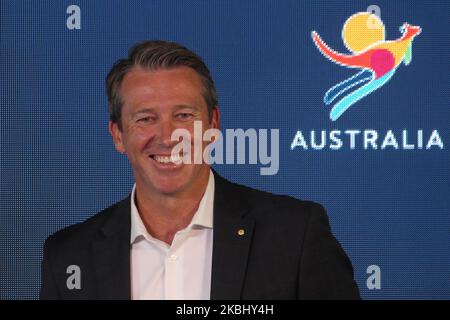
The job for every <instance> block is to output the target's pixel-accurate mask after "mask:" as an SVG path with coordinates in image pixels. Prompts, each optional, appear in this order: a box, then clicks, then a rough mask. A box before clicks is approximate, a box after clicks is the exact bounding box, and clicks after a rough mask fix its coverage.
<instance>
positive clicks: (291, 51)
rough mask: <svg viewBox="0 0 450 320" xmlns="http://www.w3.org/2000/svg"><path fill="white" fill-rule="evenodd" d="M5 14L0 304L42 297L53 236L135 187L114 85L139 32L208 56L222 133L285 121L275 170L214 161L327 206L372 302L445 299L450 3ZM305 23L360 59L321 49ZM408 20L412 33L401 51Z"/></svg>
mask: <svg viewBox="0 0 450 320" xmlns="http://www.w3.org/2000/svg"><path fill="white" fill-rule="evenodd" d="M367 10H369V11H371V12H373V13H374V14H375V16H376V17H379V18H376V19H375V18H374V16H370V18H371V21H368V23H366V24H365V25H364V23H362V21H364V19H363V18H364V17H365V16H364V14H361V15H356V16H355V15H354V14H356V13H358V12H362V13H363V12H366V11H367ZM0 12H1V15H0V49H1V51H0V54H1V59H0V72H1V83H0V103H1V105H0V165H1V171H0V173H1V183H0V237H1V238H0V239H1V243H0V298H1V299H36V298H37V297H38V291H39V286H40V261H41V256H42V245H43V241H44V239H45V238H46V237H47V236H48V235H50V234H51V233H53V232H55V231H57V230H59V229H61V228H63V227H66V226H68V225H70V224H73V223H77V222H80V221H83V220H84V219H86V218H88V217H90V216H92V215H93V214H95V213H96V212H97V211H99V210H101V209H103V208H105V207H107V206H109V205H110V204H112V203H114V202H116V201H118V200H119V199H121V198H123V197H125V196H127V194H128V193H129V192H130V190H131V187H132V184H133V178H132V174H131V170H130V168H129V164H128V162H127V159H126V158H125V157H124V156H123V155H119V154H118V153H116V151H115V150H114V148H113V145H112V142H111V139H110V137H109V134H108V130H107V124H108V113H107V100H106V95H105V90H104V79H105V76H106V74H107V72H108V70H109V68H110V67H111V65H112V64H113V63H114V61H116V60H117V59H118V58H121V57H125V56H126V55H127V51H128V48H129V47H130V46H131V45H133V44H135V43H136V42H139V41H143V40H147V39H164V40H171V41H176V42H179V43H181V44H184V45H186V46H187V47H189V48H191V49H192V50H194V51H196V52H197V53H198V54H200V55H201V56H202V57H203V58H204V59H205V61H206V63H207V65H208V66H209V67H210V69H211V72H212V75H213V77H214V79H215V82H216V85H217V90H218V96H219V105H220V111H221V125H222V129H227V128H229V129H236V128H242V129H244V130H247V129H251V128H253V129H256V130H258V129H279V170H278V172H277V173H276V174H275V175H260V168H261V167H262V166H263V165H258V164H256V165H255V164H242V165H227V164H224V165H216V166H215V168H216V170H217V171H218V172H219V173H221V174H222V175H224V176H225V177H226V178H228V179H230V180H233V181H235V182H238V183H242V184H245V185H248V186H251V187H255V188H259V189H263V190H267V191H270V192H274V193H281V194H288V195H291V196H293V197H296V198H299V199H309V200H314V201H317V202H320V203H321V204H323V205H324V206H325V207H326V209H327V212H328V215H329V217H330V222H331V225H332V229H333V232H334V234H335V235H336V237H337V238H338V239H339V241H340V242H341V243H342V245H343V247H344V248H345V250H346V252H347V253H348V255H349V256H350V258H351V260H352V262H353V265H354V269H355V277H356V280H357V282H358V285H359V288H360V290H361V294H362V296H363V298H365V299H399V298H402V299H403V298H406V299H410V298H414V299H423V298H430V299H450V214H449V213H450V212H449V211H450V204H449V202H450V201H449V196H450V193H449V191H450V177H449V174H450V161H449V160H450V157H449V152H448V147H449V143H450V139H449V138H450V137H449V123H450V108H449V98H450V80H449V71H450V67H449V64H450V37H449V31H450V24H449V22H450V14H449V13H450V2H449V1H448V0H442V1H403V0H401V1H400V0H399V1H347V0H341V1H297V0H291V1H287V0H283V1H280V0H270V1H269V0H262V1H242V0H229V1H206V0H205V1H200V0H191V1H158V0H141V1H122V0H108V1H92V0H86V1H82V0H76V1H65V0H52V1H50V0H49V1H32V0H30V1H16V0H2V1H1V2H0ZM361 19H362V20H361ZM381 21H382V22H381ZM346 22H347V24H346V28H344V24H345V23H346ZM404 22H408V23H409V24H411V25H413V26H419V27H420V28H421V32H420V33H419V29H418V28H416V29H414V27H410V26H406V28H405V29H402V30H400V29H399V27H401V26H402V25H403V23H404ZM343 28H344V30H343ZM380 28H381V29H380ZM383 28H384V31H385V32H384V34H383V32H381V33H380V30H381V31H383V30H382V29H383ZM312 31H316V32H317V35H318V36H320V39H322V40H323V42H321V41H320V40H319V38H318V37H316V38H315V39H316V42H317V44H318V46H321V43H326V45H327V46H328V47H329V48H331V49H333V50H335V51H336V52H340V53H342V54H345V55H349V56H351V57H342V56H339V55H334V53H333V52H328V55H331V58H326V57H325V55H324V54H323V53H321V52H320V51H319V50H318V46H316V44H315V43H314V41H313V37H312ZM402 32H403V33H407V32H412V33H414V35H413V36H412V38H411V39H414V41H413V42H409V43H408V46H404V47H402V48H400V47H398V46H397V47H395V45H397V44H399V43H400V40H398V39H399V38H400V37H401V36H402ZM383 40H386V41H387V40H393V42H384V41H383ZM344 41H345V42H344ZM409 44H411V46H409ZM377 46H378V47H377ZM380 46H381V47H380ZM395 48H397V49H395ZM322 49H323V50H325V51H326V50H327V47H326V46H322ZM372 49H373V50H372ZM370 50H372V51H371V52H369V51H370ZM377 50H378V51H377ZM362 55H365V58H361V59H362V60H364V59H365V60H364V61H363V62H364V63H365V65H364V66H359V67H357V65H358V58H357V57H358V56H362ZM368 55H369V56H368ZM367 57H368V58H367ZM362 60H360V63H362V62H361V61H362ZM345 63H346V64H348V66H344V65H343V64H345ZM364 63H363V64H364ZM397 64H398V66H397ZM361 70H362V71H363V72H361V73H359V72H360V71H361ZM364 70H365V71H364ZM394 72H395V73H394ZM356 74H358V76H357V77H356V78H351V77H352V76H354V75H356ZM345 79H350V80H348V81H347V82H343V81H344V80H345ZM335 85H338V86H336V87H334V86H335ZM333 87H334V88H333ZM330 88H332V89H331V90H330V91H328V90H329V89H330ZM327 91H328V94H327V95H325V93H326V92H327ZM344 111H345V112H344ZM312 140H313V141H312ZM274 214H276V212H274ZM274 227H275V226H274Z"/></svg>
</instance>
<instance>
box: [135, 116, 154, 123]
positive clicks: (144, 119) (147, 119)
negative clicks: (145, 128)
mask: <svg viewBox="0 0 450 320" xmlns="http://www.w3.org/2000/svg"><path fill="white" fill-rule="evenodd" d="M151 120H152V118H151V117H143V118H139V119H138V120H137V121H138V122H149V121H151Z"/></svg>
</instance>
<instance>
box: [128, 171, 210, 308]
mask: <svg viewBox="0 0 450 320" xmlns="http://www.w3.org/2000/svg"><path fill="white" fill-rule="evenodd" d="M135 190H136V185H134V187H133V191H132V192H131V238H130V243H131V298H132V299H133V300H139V299H157V300H164V299H167V300H209V299H210V291H211V265H212V242H213V204H214V174H213V173H212V172H211V171H210V172H209V180H208V185H207V187H206V190H205V193H204V194H203V197H202V199H201V201H200V204H199V206H198V210H197V212H196V213H195V214H194V216H193V218H192V221H191V223H190V224H189V225H188V226H187V227H186V228H185V229H183V230H180V231H178V232H177V233H176V234H175V237H174V239H173V242H172V245H168V244H167V243H165V242H163V241H160V240H158V239H156V238H154V237H152V236H151V235H150V234H149V233H148V231H147V229H146V228H145V225H144V223H143V222H142V219H141V217H140V215H139V212H138V210H137V207H136V203H135Z"/></svg>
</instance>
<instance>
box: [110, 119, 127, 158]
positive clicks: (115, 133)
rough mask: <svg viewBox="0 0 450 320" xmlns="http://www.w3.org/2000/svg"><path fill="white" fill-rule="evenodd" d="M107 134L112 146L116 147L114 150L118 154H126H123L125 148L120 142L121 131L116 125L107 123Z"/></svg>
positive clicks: (121, 141)
mask: <svg viewBox="0 0 450 320" xmlns="http://www.w3.org/2000/svg"><path fill="white" fill-rule="evenodd" d="M108 127H109V133H110V134H111V137H112V139H113V142H114V146H115V147H116V150H117V151H118V152H120V153H126V152H125V146H124V145H123V140H122V131H121V130H120V129H119V126H118V125H117V123H115V122H112V121H111V120H110V121H109V126H108Z"/></svg>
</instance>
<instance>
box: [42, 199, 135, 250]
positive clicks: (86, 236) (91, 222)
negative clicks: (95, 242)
mask: <svg viewBox="0 0 450 320" xmlns="http://www.w3.org/2000/svg"><path fill="white" fill-rule="evenodd" d="M127 204H129V198H125V199H122V200H121V201H119V202H116V203H114V204H113V205H111V206H109V207H108V208H105V209H103V210H101V211H100V212H98V213H96V214H94V215H93V216H92V217H90V218H88V219H86V220H84V221H82V222H80V223H76V224H73V225H70V226H68V227H65V228H63V229H61V230H59V231H57V232H55V233H54V234H52V235H50V236H49V237H48V238H47V241H46V242H47V243H52V244H58V245H61V246H63V247H64V246H67V245H77V244H81V243H84V242H89V241H91V240H92V239H95V238H96V237H98V232H99V230H100V228H102V227H103V226H104V225H105V224H107V223H108V222H109V221H110V220H111V219H114V218H115V217H114V216H115V215H117V214H120V211H123V209H124V208H125V207H126V205H127Z"/></svg>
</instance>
